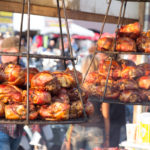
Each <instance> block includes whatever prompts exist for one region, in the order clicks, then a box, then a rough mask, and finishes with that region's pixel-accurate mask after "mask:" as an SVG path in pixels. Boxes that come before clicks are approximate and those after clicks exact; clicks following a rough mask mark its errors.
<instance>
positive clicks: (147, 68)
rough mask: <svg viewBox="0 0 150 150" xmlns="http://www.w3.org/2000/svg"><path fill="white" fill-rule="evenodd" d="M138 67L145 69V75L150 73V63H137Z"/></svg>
mask: <svg viewBox="0 0 150 150" xmlns="http://www.w3.org/2000/svg"><path fill="white" fill-rule="evenodd" d="M137 68H140V69H143V70H144V72H145V73H144V75H145V76H148V75H150V64H148V63H143V64H140V65H137Z"/></svg>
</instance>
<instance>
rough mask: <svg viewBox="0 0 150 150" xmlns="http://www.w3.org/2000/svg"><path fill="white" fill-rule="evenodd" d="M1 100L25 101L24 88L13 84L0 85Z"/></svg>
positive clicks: (5, 101)
mask: <svg viewBox="0 0 150 150" xmlns="http://www.w3.org/2000/svg"><path fill="white" fill-rule="evenodd" d="M0 101H2V102H4V103H7V102H23V97H22V90H21V89H19V88H18V87H16V86H13V85H5V84H1V85H0Z"/></svg>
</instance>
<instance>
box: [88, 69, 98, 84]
mask: <svg viewBox="0 0 150 150" xmlns="http://www.w3.org/2000/svg"><path fill="white" fill-rule="evenodd" d="M99 79H100V75H99V73H98V72H97V71H94V72H89V73H88V75H87V76H86V79H85V82H89V83H93V84H96V85H99V84H100V80H99Z"/></svg>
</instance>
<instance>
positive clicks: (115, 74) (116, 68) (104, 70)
mask: <svg viewBox="0 0 150 150" xmlns="http://www.w3.org/2000/svg"><path fill="white" fill-rule="evenodd" d="M109 65H110V60H109V59H107V60H105V61H104V62H103V63H101V64H100V65H99V69H98V71H99V74H100V75H102V76H104V77H105V78H106V77H107V74H108V69H109ZM120 76H121V67H120V65H119V63H118V62H117V61H115V60H112V65H111V68H110V74H109V78H111V79H118V78H119V77H120Z"/></svg>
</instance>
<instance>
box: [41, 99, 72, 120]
mask: <svg viewBox="0 0 150 150" xmlns="http://www.w3.org/2000/svg"><path fill="white" fill-rule="evenodd" d="M69 109H70V105H69V104H65V103H61V102H54V103H52V104H51V105H42V106H41V107H40V109H39V114H40V116H41V117H42V118H43V119H46V120H67V119H69Z"/></svg>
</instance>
